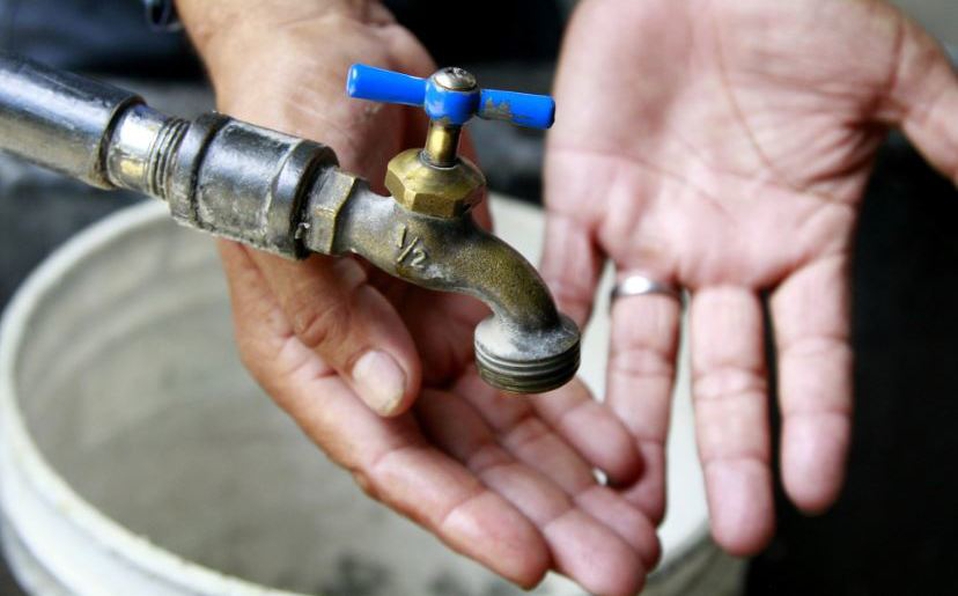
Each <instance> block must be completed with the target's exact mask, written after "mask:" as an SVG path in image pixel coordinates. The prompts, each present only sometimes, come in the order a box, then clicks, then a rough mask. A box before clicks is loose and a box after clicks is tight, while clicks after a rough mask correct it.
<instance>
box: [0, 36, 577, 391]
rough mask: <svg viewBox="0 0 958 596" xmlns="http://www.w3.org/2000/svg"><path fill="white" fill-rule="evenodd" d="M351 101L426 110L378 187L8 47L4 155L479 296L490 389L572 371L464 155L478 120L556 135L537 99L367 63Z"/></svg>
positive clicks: (251, 133)
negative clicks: (424, 121) (469, 130)
mask: <svg viewBox="0 0 958 596" xmlns="http://www.w3.org/2000/svg"><path fill="white" fill-rule="evenodd" d="M347 92H348V94H349V95H350V96H351V97H355V98H360V99H366V100H372V101H387V102H392V103H400V104H405V105H412V106H419V107H422V108H424V109H425V111H426V113H427V115H428V116H429V119H430V121H429V128H428V131H427V135H426V142H425V146H424V147H422V148H414V149H408V150H406V151H403V152H401V153H400V154H399V155H397V156H395V157H394V158H393V159H392V160H391V161H390V162H389V165H388V168H387V175H386V179H385V186H386V188H387V189H388V190H389V192H390V193H391V194H392V196H382V195H379V194H377V193H375V192H373V191H372V190H371V189H370V187H369V184H368V183H367V182H366V181H365V180H362V179H361V178H359V177H357V176H355V175H353V174H350V173H348V172H345V171H343V170H341V169H340V168H339V167H338V161H337V159H336V155H335V153H334V152H333V151H332V150H331V149H330V148H329V147H326V146H325V145H322V144H320V143H317V142H314V141H310V140H306V139H300V138H297V137H293V136H290V135H286V134H282V133H279V132H276V131H272V130H269V129H266V128H262V127H259V126H254V125H252V124H249V123H246V122H242V121H239V120H236V119H233V118H230V117H228V116H225V115H223V114H219V113H216V112H212V113H208V114H204V115H202V116H200V117H198V118H196V119H195V120H193V121H192V122H188V121H186V120H183V119H180V118H176V117H170V116H167V115H165V114H162V113H160V112H159V111H157V110H155V109H153V108H151V107H149V106H147V105H146V103H145V102H144V101H143V100H142V99H141V98H140V97H138V96H137V95H135V94H133V93H130V92H128V91H125V90H122V89H119V88H116V87H113V86H111V85H107V84H104V83H101V82H98V81H94V80H92V79H89V78H85V77H81V76H78V75H75V74H71V73H68V72H63V71H58V70H55V69H51V68H48V67H46V66H43V65H40V64H38V63H36V62H33V61H30V60H27V59H24V58H22V57H19V56H15V55H12V54H6V53H0V149H4V150H7V151H10V152H12V153H14V154H17V155H19V156H21V157H24V158H26V159H27V160H30V161H33V162H35V163H37V164H40V165H43V166H46V167H48V168H51V169H53V170H57V171H59V172H61V173H64V174H67V175H69V176H72V177H74V178H78V179H80V180H83V181H84V182H87V183H88V184H91V185H94V186H97V187H100V188H105V189H114V188H124V189H128V190H133V191H137V192H141V193H145V194H148V195H151V196H153V197H156V198H159V199H162V200H164V201H166V203H167V204H168V206H169V209H170V213H171V215H172V216H173V218H174V219H175V220H176V221H177V222H178V223H180V224H183V225H186V226H189V227H192V228H196V229H200V230H203V231H206V232H209V233H211V234H214V235H216V236H220V237H224V238H229V239H232V240H235V241H238V242H241V243H243V244H246V245H248V246H251V247H253V248H256V249H259V250H264V251H267V252H271V253H274V254H278V255H281V256H283V257H286V258H290V259H302V258H305V257H307V256H308V255H309V254H310V253H311V252H317V253H322V254H326V255H345V254H349V253H354V254H357V255H360V256H361V257H363V258H365V259H366V260H367V261H369V262H370V263H372V264H373V265H374V266H376V267H378V268H380V269H382V270H383V271H386V272H387V273H389V274H391V275H394V276H396V277H398V278H401V279H403V280H406V281H408V282H410V283H413V284H416V285H419V286H422V287H425V288H429V289H433V290H440V291H449V292H457V293H462V294H468V295H470V296H474V297H476V298H478V299H480V300H482V301H483V302H485V303H486V304H487V305H488V306H489V308H490V309H491V310H492V314H491V315H490V316H489V317H488V318H486V319H485V320H483V321H482V322H480V323H479V324H478V325H477V326H476V329H475V333H474V347H475V358H476V368H477V369H478V372H479V375H480V376H481V377H482V379H483V380H484V381H486V382H487V383H488V384H490V385H492V386H494V387H496V388H498V389H501V390H504V391H508V392H513V393H541V392H545V391H548V390H550V389H555V388H557V387H559V386H561V385H563V384H565V383H566V382H567V381H569V379H571V378H572V377H573V376H574V375H575V373H576V370H577V369H578V366H579V340H580V336H579V330H578V328H577V327H576V325H575V323H573V322H572V321H571V320H570V319H569V318H568V317H566V316H565V315H563V314H562V313H560V312H558V310H557V309H556V306H555V303H554V301H553V299H552V296H551V294H550V292H549V290H548V288H547V287H546V285H545V283H544V282H543V281H542V279H541V277H539V274H538V273H537V272H536V270H535V268H534V267H533V266H532V265H531V264H529V263H528V261H526V260H525V259H524V258H523V257H522V256H521V255H520V254H519V253H518V252H516V251H515V250H514V249H513V248H511V247H510V246H509V245H508V244H506V243H504V242H503V241H501V240H500V239H498V238H496V237H495V236H494V235H492V234H490V233H488V232H486V231H485V230H483V229H482V228H481V227H480V226H478V225H477V224H476V222H475V221H474V220H473V218H472V215H471V210H472V208H473V207H474V206H475V205H476V204H477V203H478V202H479V201H481V200H482V197H483V189H484V187H485V177H484V176H483V175H482V172H481V171H480V170H479V169H478V168H477V167H476V166H475V165H474V164H473V163H472V162H470V161H469V160H468V159H466V158H465V157H462V156H460V155H459V154H458V145H459V137H460V134H461V131H462V127H463V126H464V125H465V124H466V123H467V122H468V121H469V120H470V119H471V118H472V117H473V116H478V117H480V118H485V119H495V120H505V121H508V122H512V123H514V124H517V125H522V126H531V127H537V128H548V127H549V126H551V124H552V121H553V117H554V111H555V105H554V103H553V101H552V98H550V97H547V96H540V95H531V94H525V93H516V92H509V91H499V90H492V89H480V88H479V86H478V84H477V82H476V79H475V77H474V76H472V75H471V74H470V73H468V72H466V71H465V70H462V69H459V68H444V69H441V70H439V71H438V72H436V73H435V74H433V75H432V76H431V77H429V78H428V79H422V78H418V77H413V76H409V75H405V74H401V73H395V72H391V71H386V70H382V69H378V68H373V67H370V66H365V65H354V66H353V67H352V68H351V69H350V71H349V74H348V76H347Z"/></svg>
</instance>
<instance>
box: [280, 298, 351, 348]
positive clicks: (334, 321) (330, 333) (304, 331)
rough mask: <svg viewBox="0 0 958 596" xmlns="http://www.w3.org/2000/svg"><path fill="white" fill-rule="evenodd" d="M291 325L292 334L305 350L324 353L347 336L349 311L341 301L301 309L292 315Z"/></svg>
mask: <svg viewBox="0 0 958 596" xmlns="http://www.w3.org/2000/svg"><path fill="white" fill-rule="evenodd" d="M291 324H292V327H293V333H294V334H296V337H298V338H299V340H300V341H301V342H303V344H304V345H305V346H306V347H307V348H309V349H311V350H318V351H321V352H322V351H326V350H328V349H329V348H330V347H331V346H335V345H337V344H339V343H340V342H341V341H342V340H343V339H344V338H345V337H346V335H347V334H348V331H349V327H350V309H349V306H348V305H347V304H346V303H345V302H344V301H342V300H334V301H331V302H328V303H326V304H325V305H311V306H305V307H301V308H298V309H296V311H295V312H294V313H293V315H292V321H291Z"/></svg>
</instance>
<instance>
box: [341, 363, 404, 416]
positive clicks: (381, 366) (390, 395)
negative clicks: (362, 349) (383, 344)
mask: <svg viewBox="0 0 958 596" xmlns="http://www.w3.org/2000/svg"><path fill="white" fill-rule="evenodd" d="M353 383H355V385H356V389H357V390H358V391H359V397H360V398H362V400H363V401H364V402H366V405H368V406H369V407H370V408H372V409H373V410H375V411H376V412H377V413H379V414H382V415H383V416H388V415H390V414H392V413H393V412H395V410H396V408H397V407H398V406H399V403H400V402H401V401H402V398H403V394H404V393H405V392H406V373H404V372H403V370H402V368H400V367H399V364H397V363H396V361H395V360H394V359H393V357H392V356H390V355H389V354H387V353H385V352H380V351H376V350H373V351H370V352H366V353H365V354H363V355H362V357H360V359H359V360H357V361H356V364H355V365H353Z"/></svg>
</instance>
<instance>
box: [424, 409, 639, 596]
mask: <svg viewBox="0 0 958 596" xmlns="http://www.w3.org/2000/svg"><path fill="white" fill-rule="evenodd" d="M416 411H417V413H418V414H419V417H420V421H421V422H422V424H423V427H424V428H426V429H428V430H427V432H428V433H429V435H430V436H431V437H432V438H433V440H434V441H435V443H436V444H437V445H438V446H439V447H440V449H442V450H444V451H447V452H449V453H450V454H452V456H453V457H455V458H456V459H458V460H459V461H461V462H463V463H464V464H465V465H466V466H467V467H468V468H469V469H470V470H471V471H472V472H473V473H474V474H475V475H476V476H478V477H479V478H481V479H482V481H483V483H485V484H486V486H489V487H490V488H492V489H493V490H495V491H496V492H497V493H499V494H501V495H503V496H504V497H505V498H506V499H507V500H509V501H510V502H511V503H512V504H513V505H515V507H516V508H517V509H519V510H520V511H522V513H523V514H524V515H525V516H526V517H527V518H528V519H529V520H531V521H532V523H533V524H535V526H536V527H537V528H538V529H539V531H540V532H541V533H542V536H543V537H544V538H545V540H546V542H547V543H548V545H549V549H550V551H551V552H552V557H553V561H554V563H555V567H556V569H557V571H559V572H560V573H562V574H564V575H567V576H568V577H570V578H571V579H573V580H575V581H576V582H578V583H579V584H580V585H582V587H583V588H585V589H586V590H588V591H589V592H590V593H599V594H635V593H636V592H637V591H638V590H639V589H641V582H642V580H643V578H644V576H645V569H644V567H643V565H642V563H641V561H639V559H638V558H637V556H636V553H635V552H634V551H633V550H632V549H631V548H630V547H629V546H628V545H627V544H626V543H625V542H624V541H623V540H622V539H620V538H619V537H618V536H617V535H616V534H615V533H614V532H613V531H612V530H610V529H609V528H608V527H606V526H605V525H603V524H601V523H600V522H598V521H596V520H595V519H594V518H592V517H591V516H590V515H588V514H587V513H585V512H584V511H582V510H581V509H580V508H579V507H578V506H576V504H575V503H574V502H573V501H572V500H571V499H570V498H569V496H568V495H566V494H565V493H564V492H563V491H562V489H561V488H559V487H558V486H556V485H555V484H554V483H553V482H551V481H549V480H548V479H547V478H546V477H544V476H542V475H540V474H539V473H538V472H536V471H535V470H533V469H531V468H530V467H528V466H526V465H524V464H523V463H521V462H520V461H517V460H516V458H515V457H513V455H512V454H511V453H510V452H509V451H508V450H506V449H503V448H502V447H501V446H500V445H499V444H498V443H497V442H496V435H495V434H494V432H493V430H492V429H490V428H489V427H488V426H487V425H486V423H485V421H484V420H483V419H482V418H481V417H480V416H479V414H478V413H477V412H476V411H475V409H474V408H473V407H472V406H471V405H470V404H468V403H467V402H465V401H463V400H461V399H458V398H457V396H455V395H452V394H448V393H440V392H435V391H426V392H424V394H423V397H422V399H421V400H420V402H419V405H418V406H417V408H416Z"/></svg>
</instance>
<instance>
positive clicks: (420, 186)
mask: <svg viewBox="0 0 958 596" xmlns="http://www.w3.org/2000/svg"><path fill="white" fill-rule="evenodd" d="M420 153H421V150H420V149H409V150H406V151H403V152H402V153H400V154H399V155H397V156H396V157H394V158H393V159H392V160H391V161H390V162H389V166H388V168H387V170H386V181H385V183H386V188H388V189H389V192H390V193H392V195H393V197H394V198H395V199H396V201H397V202H399V204H400V205H402V206H403V207H405V208H406V209H408V210H410V211H412V212H414V213H421V214H423V215H431V216H433V217H457V216H460V215H462V214H463V213H465V212H467V211H468V210H469V209H470V208H472V207H473V206H474V205H476V204H477V203H479V202H480V201H481V200H482V189H483V188H484V187H485V185H486V178H485V176H483V175H482V172H480V171H479V169H478V168H477V167H476V166H475V165H474V164H473V163H472V162H471V161H469V160H467V159H465V158H463V157H459V159H458V162H457V163H456V165H454V166H452V167H448V168H439V167H436V166H433V165H430V164H427V163H425V162H424V161H423V160H422V158H421V156H420Z"/></svg>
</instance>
